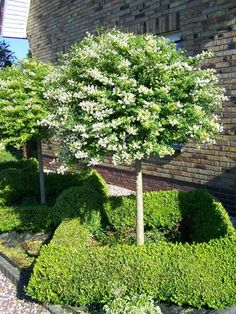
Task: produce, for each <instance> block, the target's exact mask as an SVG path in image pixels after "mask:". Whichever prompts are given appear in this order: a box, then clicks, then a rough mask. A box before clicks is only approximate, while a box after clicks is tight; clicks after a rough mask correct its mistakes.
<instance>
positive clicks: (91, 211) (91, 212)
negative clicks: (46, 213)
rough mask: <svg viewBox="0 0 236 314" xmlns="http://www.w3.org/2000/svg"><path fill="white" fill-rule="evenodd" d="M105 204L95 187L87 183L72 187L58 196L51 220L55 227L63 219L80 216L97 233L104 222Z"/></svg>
mask: <svg viewBox="0 0 236 314" xmlns="http://www.w3.org/2000/svg"><path fill="white" fill-rule="evenodd" d="M103 204H104V200H103V197H102V196H101V195H100V194H99V193H98V192H97V191H96V190H95V189H92V188H90V187H89V186H86V185H82V186H77V187H71V188H69V189H67V190H65V191H64V192H63V193H62V194H61V195H60V196H59V197H58V198H57V201H56V203H55V205H54V207H53V209H52V212H51V215H50V222H51V224H52V225H53V226H54V227H55V226H58V225H59V224H60V223H61V221H62V220H63V219H66V218H67V219H68V218H75V217H78V218H79V219H80V221H81V222H82V223H86V224H87V225H88V226H90V228H91V231H92V232H95V233H97V232H98V231H99V229H100V228H101V224H102V214H103Z"/></svg>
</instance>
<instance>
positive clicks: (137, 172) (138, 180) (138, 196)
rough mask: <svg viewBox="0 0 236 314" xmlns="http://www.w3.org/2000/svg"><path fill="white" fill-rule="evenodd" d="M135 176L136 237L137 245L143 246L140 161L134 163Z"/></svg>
mask: <svg viewBox="0 0 236 314" xmlns="http://www.w3.org/2000/svg"><path fill="white" fill-rule="evenodd" d="M135 175H136V209H137V214H136V237H137V245H138V246H140V245H143V244H144V222H143V179H142V163H141V160H136V163H135Z"/></svg>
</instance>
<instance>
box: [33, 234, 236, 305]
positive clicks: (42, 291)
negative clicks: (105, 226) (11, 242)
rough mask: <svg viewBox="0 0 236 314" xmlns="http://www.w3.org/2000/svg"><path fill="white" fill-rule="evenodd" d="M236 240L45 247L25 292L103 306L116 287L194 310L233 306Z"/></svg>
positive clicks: (40, 297)
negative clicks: (139, 245) (197, 242)
mask: <svg viewBox="0 0 236 314" xmlns="http://www.w3.org/2000/svg"><path fill="white" fill-rule="evenodd" d="M235 256H236V237H235V236H232V237H226V238H222V239H218V240H211V241H210V242H209V243H207V244H206V243H199V244H193V245H189V244H171V243H168V244H167V243H160V244H159V245H148V246H144V247H135V246H127V245H118V246H114V247H107V246H105V247H99V246H93V247H91V248H90V249H89V250H88V249H87V248H86V249H83V248H81V249H76V248H71V247H67V246H62V245H55V242H54V243H53V244H52V245H49V246H47V247H44V248H43V250H42V251H41V254H40V257H39V258H38V260H37V263H36V266H35V268H34V273H33V276H32V277H31V279H30V283H29V286H28V288H27V293H28V294H30V295H31V296H33V297H35V298H37V299H38V300H40V301H43V302H46V303H57V304H58V303H59V304H62V303H64V304H72V305H81V304H93V303H100V302H101V301H103V302H107V301H109V299H110V298H112V296H113V292H114V285H115V287H116V288H117V289H119V288H121V287H126V288H127V294H128V295H130V296H133V295H139V294H145V295H150V296H152V297H153V298H154V299H155V300H157V301H171V302H174V303H177V304H189V305H192V306H194V307H197V308H200V307H210V308H223V307H226V306H232V305H234V304H236V294H235V281H236V273H235V266H236V262H235Z"/></svg>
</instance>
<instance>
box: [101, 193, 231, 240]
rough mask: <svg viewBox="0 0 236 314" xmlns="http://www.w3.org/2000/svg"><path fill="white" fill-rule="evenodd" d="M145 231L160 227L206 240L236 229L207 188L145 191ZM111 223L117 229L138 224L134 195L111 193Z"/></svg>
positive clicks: (172, 235)
mask: <svg viewBox="0 0 236 314" xmlns="http://www.w3.org/2000/svg"><path fill="white" fill-rule="evenodd" d="M144 208H145V210H144V222H145V229H146V233H148V232H150V230H151V232H154V231H155V230H158V231H159V232H160V233H164V235H166V234H167V237H168V238H169V239H172V240H174V239H175V240H177V241H183V242H186V241H188V242H206V241H209V240H211V239H214V238H219V237H223V236H227V235H231V234H233V233H234V227H233V226H232V223H231V221H230V219H229V216H228V214H227V212H226V210H225V209H224V207H223V206H222V204H221V203H220V202H218V201H217V200H216V199H214V197H213V196H212V195H211V194H210V193H208V192H207V191H204V190H195V191H190V192H181V191H177V190H172V191H159V192H147V193H144ZM105 213H106V216H107V217H108V220H109V224H110V226H112V227H113V229H114V230H116V231H118V232H122V231H123V230H127V229H129V230H130V229H131V230H132V229H134V228H135V217H136V215H135V213H136V203H135V196H134V195H130V196H119V197H110V198H109V200H108V201H107V202H106V204H105Z"/></svg>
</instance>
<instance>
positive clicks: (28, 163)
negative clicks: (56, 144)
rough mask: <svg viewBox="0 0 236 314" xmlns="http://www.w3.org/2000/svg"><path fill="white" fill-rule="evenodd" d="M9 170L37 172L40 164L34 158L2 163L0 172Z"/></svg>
mask: <svg viewBox="0 0 236 314" xmlns="http://www.w3.org/2000/svg"><path fill="white" fill-rule="evenodd" d="M8 168H14V169H21V170H22V169H25V170H30V171H35V172H37V170H38V162H37V160H36V159H34V158H29V159H20V160H5V161H2V162H0V171H1V170H4V169H8Z"/></svg>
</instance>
